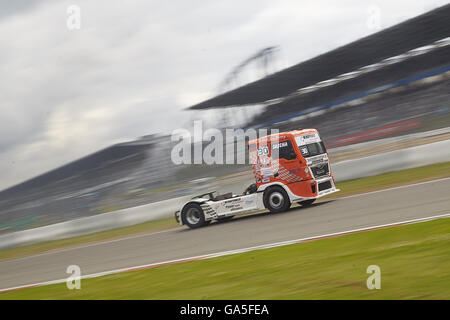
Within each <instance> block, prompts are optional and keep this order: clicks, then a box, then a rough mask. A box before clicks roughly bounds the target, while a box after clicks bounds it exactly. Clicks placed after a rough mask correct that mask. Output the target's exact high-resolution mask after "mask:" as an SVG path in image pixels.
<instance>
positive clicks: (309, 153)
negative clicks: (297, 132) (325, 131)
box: [295, 136, 327, 158]
mask: <svg viewBox="0 0 450 320" xmlns="http://www.w3.org/2000/svg"><path fill="white" fill-rule="evenodd" d="M295 142H296V143H297V146H298V148H299V149H300V152H301V154H302V156H303V157H305V158H309V157H314V156H317V155H319V154H324V153H326V152H327V150H326V149H325V145H324V144H323V141H320V140H319V139H317V141H316V142H310V143H306V144H305V143H303V138H302V136H296V137H295Z"/></svg>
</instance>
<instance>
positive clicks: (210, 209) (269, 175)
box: [175, 129, 339, 228]
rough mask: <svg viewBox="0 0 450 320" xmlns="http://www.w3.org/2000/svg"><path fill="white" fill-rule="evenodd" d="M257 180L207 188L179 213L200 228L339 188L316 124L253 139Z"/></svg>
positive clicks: (181, 220)
mask: <svg viewBox="0 0 450 320" xmlns="http://www.w3.org/2000/svg"><path fill="white" fill-rule="evenodd" d="M248 152H249V162H250V164H251V166H252V169H253V175H254V178H255V183H253V184H251V185H250V186H249V187H248V188H246V189H245V191H244V192H243V194H241V195H236V194H233V193H231V192H230V193H226V194H221V195H217V194H216V192H215V191H212V192H207V193H204V194H202V195H199V196H196V197H194V198H192V199H191V200H190V201H188V202H186V203H185V204H184V205H183V206H182V207H181V209H180V210H179V211H176V212H175V218H176V220H177V222H178V223H180V224H181V225H187V226H188V227H190V228H198V227H201V226H204V225H207V224H209V223H210V222H211V221H212V220H219V221H221V220H228V219H231V218H232V217H234V216H236V215H240V214H247V213H250V212H254V211H259V210H264V209H268V210H269V211H270V212H271V213H278V212H283V211H286V210H287V209H289V208H290V206H291V204H292V203H294V202H296V203H299V204H300V205H302V206H309V205H311V204H312V203H313V202H314V201H315V200H316V199H318V198H320V197H323V196H325V195H328V194H331V193H334V192H337V191H339V189H337V188H336V185H335V182H334V177H333V174H332V171H331V168H330V163H329V159H328V154H327V151H326V149H325V145H324V143H323V141H322V139H321V138H320V135H319V133H318V131H317V130H316V129H303V130H294V131H289V132H283V133H278V134H272V135H268V136H265V137H261V138H259V139H255V140H251V141H249V142H248Z"/></svg>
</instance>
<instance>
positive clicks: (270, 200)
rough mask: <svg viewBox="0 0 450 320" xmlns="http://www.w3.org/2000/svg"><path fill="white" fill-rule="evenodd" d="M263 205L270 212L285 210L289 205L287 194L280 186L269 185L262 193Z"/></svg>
mask: <svg viewBox="0 0 450 320" xmlns="http://www.w3.org/2000/svg"><path fill="white" fill-rule="evenodd" d="M264 205H265V206H266V208H267V209H269V210H270V212H272V213H279V212H283V211H286V210H287V209H289V207H290V206H291V201H290V200H289V196H288V194H287V193H286V191H284V189H283V188H281V187H271V188H270V189H269V190H267V191H266V192H265V194H264Z"/></svg>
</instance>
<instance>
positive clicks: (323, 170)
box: [311, 163, 330, 178]
mask: <svg viewBox="0 0 450 320" xmlns="http://www.w3.org/2000/svg"><path fill="white" fill-rule="evenodd" d="M311 171H312V173H313V175H314V177H315V178H319V177H323V176H328V175H329V173H330V169H329V168H328V163H324V164H322V165H318V166H315V167H311Z"/></svg>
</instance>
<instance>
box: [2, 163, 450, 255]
mask: <svg viewBox="0 0 450 320" xmlns="http://www.w3.org/2000/svg"><path fill="white" fill-rule="evenodd" d="M445 177H450V162H445V163H439V164H434V165H429V166H424V167H419V168H414V169H408V170H402V171H397V172H392V173H386V174H382V175H378V176H374V177H368V178H362V179H357V180H351V181H344V182H340V183H338V184H337V187H338V188H340V189H341V191H340V192H339V193H335V194H332V195H330V196H327V197H324V198H322V199H326V198H330V197H331V198H338V197H342V196H347V195H351V194H356V193H363V192H368V191H374V190H379V189H384V188H389V187H395V186H399V185H405V184H408V183H415V182H419V181H426V180H433V179H437V178H445ZM178 226H179V225H178V224H177V223H176V221H175V219H174V218H168V219H162V220H157V221H150V222H146V223H142V224H138V225H134V226H130V227H125V228H118V229H114V230H109V231H105V232H100V233H95V234H90V235H85V236H79V237H74V238H70V239H64V240H56V241H50V242H44V243H38V244H34V245H28V246H24V247H19V248H11V249H6V250H0V261H2V260H7V259H14V258H21V257H25V256H29V255H33V254H39V253H43V252H47V251H51V250H56V249H64V248H69V247H74V246H80V245H84V244H88V243H93V242H99V241H106V240H111V239H117V238H121V237H126V236H132V235H136V234H144V233H150V232H155V231H161V230H166V229H171V228H176V227H178Z"/></svg>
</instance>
